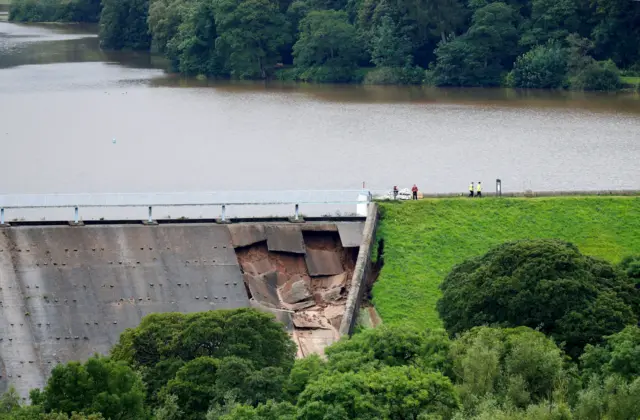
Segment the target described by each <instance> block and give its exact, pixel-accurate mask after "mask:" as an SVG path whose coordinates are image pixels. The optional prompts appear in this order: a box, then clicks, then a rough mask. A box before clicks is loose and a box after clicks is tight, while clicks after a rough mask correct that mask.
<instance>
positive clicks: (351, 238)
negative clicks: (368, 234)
mask: <svg viewBox="0 0 640 420" xmlns="http://www.w3.org/2000/svg"><path fill="white" fill-rule="evenodd" d="M336 226H337V227H338V233H339V234H340V242H342V246H343V247H345V248H354V247H359V246H360V244H361V243H362V232H363V231H364V222H340V223H336Z"/></svg>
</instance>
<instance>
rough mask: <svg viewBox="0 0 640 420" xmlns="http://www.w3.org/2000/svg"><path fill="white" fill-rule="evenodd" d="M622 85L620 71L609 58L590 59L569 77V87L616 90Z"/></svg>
mask: <svg viewBox="0 0 640 420" xmlns="http://www.w3.org/2000/svg"><path fill="white" fill-rule="evenodd" d="M621 86H622V81H621V80H620V71H619V70H618V67H616V65H615V63H614V62H613V61H611V60H607V61H595V60H591V61H590V62H589V64H587V65H586V66H585V67H584V68H582V69H580V71H578V72H577V73H576V74H574V75H573V77H572V78H571V87H572V88H574V89H581V90H618V89H620V87H621Z"/></svg>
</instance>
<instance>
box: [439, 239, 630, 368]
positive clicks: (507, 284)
mask: <svg viewBox="0 0 640 420" xmlns="http://www.w3.org/2000/svg"><path fill="white" fill-rule="evenodd" d="M441 289H442V292H443V296H442V299H441V300H440V301H439V302H438V310H439V312H440V315H441V317H442V319H443V321H444V324H445V326H446V328H447V330H448V331H449V332H450V333H451V334H457V333H460V332H463V331H465V330H468V329H471V328H472V327H474V326H480V325H499V326H511V327H514V326H520V325H523V326H528V327H531V328H538V329H540V331H542V332H544V333H546V334H549V335H550V336H551V337H553V338H554V339H555V340H556V342H558V343H564V344H565V346H566V350H567V353H568V354H570V355H571V356H574V357H576V356H578V355H579V354H580V353H581V352H582V349H583V348H584V346H586V345H587V344H597V343H599V342H601V341H602V337H604V336H607V335H610V334H613V333H616V332H618V331H620V330H622V329H623V328H624V327H625V325H628V324H633V323H636V322H637V311H638V299H639V296H638V294H639V291H638V289H636V288H635V286H634V283H633V282H632V281H631V280H630V279H629V278H628V277H627V276H626V275H625V274H624V273H622V272H621V271H620V270H617V269H615V268H614V267H612V266H611V265H610V264H608V263H606V262H604V261H599V260H596V259H593V258H591V257H587V256H584V255H582V254H581V253H580V252H579V251H578V249H577V248H576V247H575V246H573V245H571V244H568V243H565V242H561V241H556V240H535V241H520V242H513V243H507V244H504V245H500V246H498V247H496V248H494V249H492V250H490V251H489V252H488V253H487V254H486V255H484V256H481V257H477V258H473V259H470V260H467V261H465V262H463V263H462V264H459V265H458V266H456V267H455V268H454V269H453V271H452V272H451V273H450V274H449V275H448V276H447V277H446V278H445V280H444V281H443V283H442V285H441Z"/></svg>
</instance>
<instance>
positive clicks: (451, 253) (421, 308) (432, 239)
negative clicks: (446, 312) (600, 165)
mask: <svg viewBox="0 0 640 420" xmlns="http://www.w3.org/2000/svg"><path fill="white" fill-rule="evenodd" d="M381 211H382V214H383V215H382V220H381V223H380V228H379V231H378V238H383V239H384V241H385V242H384V267H383V268H382V271H381V273H380V277H379V279H378V281H377V282H376V284H375V285H374V288H373V302H374V304H375V306H376V309H377V310H378V312H379V313H380V316H381V317H382V320H383V321H384V322H385V323H390V324H394V323H405V324H412V325H415V326H418V327H421V328H424V327H440V326H442V323H441V321H440V319H439V317H438V313H437V311H436V302H437V301H438V299H439V298H440V290H439V289H438V285H439V284H440V282H441V281H442V280H443V279H444V277H445V276H446V275H447V274H448V273H449V271H450V270H451V269H452V268H453V266H454V265H455V264H457V263H460V262H462V261H463V260H465V259H467V258H470V257H474V256H478V255H482V254H483V253H485V252H486V251H487V250H488V249H489V248H491V247H492V246H494V245H497V244H500V243H503V242H506V241H512V240H517V239H533V238H559V239H563V240H566V241H569V242H573V243H574V244H576V245H577V246H578V247H579V248H580V250H581V251H582V252H583V253H585V254H587V255H592V256H595V257H599V258H603V259H605V260H608V261H610V262H612V263H617V262H619V261H620V260H621V259H622V258H623V257H624V256H626V255H629V254H640V197H554V198H482V199H466V198H459V199H455V198H454V199H427V200H420V201H415V202H403V203H398V202H394V203H382V204H381Z"/></svg>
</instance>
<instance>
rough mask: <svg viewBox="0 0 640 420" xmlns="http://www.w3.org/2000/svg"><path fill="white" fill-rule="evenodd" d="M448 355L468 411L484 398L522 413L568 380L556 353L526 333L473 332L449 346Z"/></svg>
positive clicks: (524, 330) (533, 334)
mask: <svg viewBox="0 0 640 420" xmlns="http://www.w3.org/2000/svg"><path fill="white" fill-rule="evenodd" d="M451 353H452V355H451V357H452V359H453V360H454V365H453V377H454V381H455V382H456V383H457V384H458V386H459V389H460V394H461V396H462V400H463V402H464V405H465V407H466V408H467V409H469V408H472V407H474V406H475V405H476V404H477V402H478V400H482V399H484V398H488V397H489V398H492V399H494V400H495V401H497V402H498V403H499V404H500V405H501V406H512V407H516V408H526V407H527V406H528V405H530V404H538V403H542V402H544V401H545V400H547V399H548V398H550V397H551V393H552V392H553V390H554V389H556V388H557V387H558V386H559V385H560V384H561V383H562V382H563V381H564V380H565V379H566V373H565V371H564V369H563V362H564V360H563V359H564V356H563V354H562V352H561V351H560V349H559V348H558V347H557V346H556V345H555V344H554V343H553V342H552V341H551V340H550V339H548V338H547V337H545V336H544V334H542V333H540V332H537V331H533V330H531V329H529V328H526V327H519V328H514V329H499V328H489V327H476V328H474V329H472V330H471V331H468V332H466V333H464V334H463V335H462V336H461V337H460V338H459V339H458V340H456V341H454V342H453V344H452V347H451Z"/></svg>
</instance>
